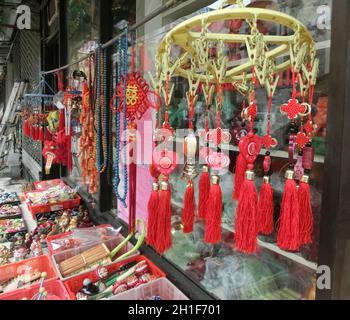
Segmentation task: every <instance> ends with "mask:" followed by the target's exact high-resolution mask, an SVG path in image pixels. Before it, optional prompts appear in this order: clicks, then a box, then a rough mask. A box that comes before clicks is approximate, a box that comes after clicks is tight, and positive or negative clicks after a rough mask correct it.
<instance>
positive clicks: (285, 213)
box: [277, 69, 311, 251]
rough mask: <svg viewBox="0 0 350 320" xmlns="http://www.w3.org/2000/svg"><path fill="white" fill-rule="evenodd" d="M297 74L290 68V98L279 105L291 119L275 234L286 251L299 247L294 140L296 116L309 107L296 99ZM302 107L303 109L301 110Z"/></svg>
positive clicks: (296, 129)
mask: <svg viewBox="0 0 350 320" xmlns="http://www.w3.org/2000/svg"><path fill="white" fill-rule="evenodd" d="M297 81H298V78H297V75H296V71H295V69H293V70H292V82H293V83H292V85H293V91H292V99H291V100H289V103H288V104H286V105H283V106H282V107H281V112H282V113H284V114H286V115H287V116H288V118H289V119H290V120H291V124H290V129H289V134H290V135H289V148H288V150H289V169H288V170H287V172H286V175H285V178H286V180H287V181H286V185H285V189H284V193H283V197H282V203H281V211H280V219H279V230H278V234H277V244H278V246H279V247H280V248H281V249H283V250H286V251H298V250H299V248H300V240H299V238H300V209H299V201H298V191H297V184H296V182H295V172H294V169H295V168H294V167H295V160H294V154H295V150H296V141H297V134H298V126H297V124H296V122H295V121H296V118H297V117H298V116H306V115H307V114H306V111H307V110H309V111H311V109H310V108H309V107H307V106H306V104H303V105H302V104H300V103H299V101H298V100H297V88H296V85H297ZM302 109H303V110H302Z"/></svg>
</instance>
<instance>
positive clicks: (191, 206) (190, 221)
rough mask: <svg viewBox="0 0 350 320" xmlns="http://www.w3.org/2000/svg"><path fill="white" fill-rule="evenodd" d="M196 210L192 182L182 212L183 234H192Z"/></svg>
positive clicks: (188, 187) (186, 193)
mask: <svg viewBox="0 0 350 320" xmlns="http://www.w3.org/2000/svg"><path fill="white" fill-rule="evenodd" d="M195 210H196V203H195V196H194V187H193V182H192V181H190V182H189V184H188V186H187V188H186V192H185V196H184V208H183V210H182V224H183V232H184V233H191V232H193V227H194V216H195Z"/></svg>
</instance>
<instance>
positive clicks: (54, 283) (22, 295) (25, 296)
mask: <svg viewBox="0 0 350 320" xmlns="http://www.w3.org/2000/svg"><path fill="white" fill-rule="evenodd" d="M39 287H40V286H39V284H37V285H33V286H30V287H28V288H25V289H18V290H16V291H13V292H9V293H4V294H3V295H1V296H0V300H7V301H14V300H37V298H36V297H35V296H36V295H37V294H38V292H39ZM44 288H45V290H46V292H47V293H48V297H47V299H46V300H49V301H53V300H71V299H70V297H69V294H68V292H67V289H66V287H65V286H64V284H63V283H62V282H61V281H58V280H49V281H45V282H44Z"/></svg>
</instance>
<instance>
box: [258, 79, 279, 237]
mask: <svg viewBox="0 0 350 320" xmlns="http://www.w3.org/2000/svg"><path fill="white" fill-rule="evenodd" d="M272 78H274V77H272ZM273 82H274V83H277V82H276V81H273ZM269 87H270V89H268V110H267V129H266V135H265V136H264V137H262V145H263V146H264V147H265V149H266V153H265V158H264V163H263V169H264V178H263V185H262V187H261V190H260V196H259V203H258V232H259V233H261V234H263V235H270V234H271V233H272V232H273V227H274V220H273V218H274V199H273V195H274V192H273V188H272V186H271V183H270V174H271V165H272V163H271V162H272V160H271V152H270V151H271V148H275V147H277V144H278V142H277V140H276V139H275V138H273V137H272V136H271V111H272V98H273V95H274V92H275V89H276V86H273V85H272V86H269Z"/></svg>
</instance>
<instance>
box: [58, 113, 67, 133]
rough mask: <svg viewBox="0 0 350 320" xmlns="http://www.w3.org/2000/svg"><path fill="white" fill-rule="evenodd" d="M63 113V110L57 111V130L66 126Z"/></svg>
mask: <svg viewBox="0 0 350 320" xmlns="http://www.w3.org/2000/svg"><path fill="white" fill-rule="evenodd" d="M65 117H66V116H65V114H64V110H60V113H59V120H58V132H59V131H62V130H64V129H65V127H66V120H65Z"/></svg>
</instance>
